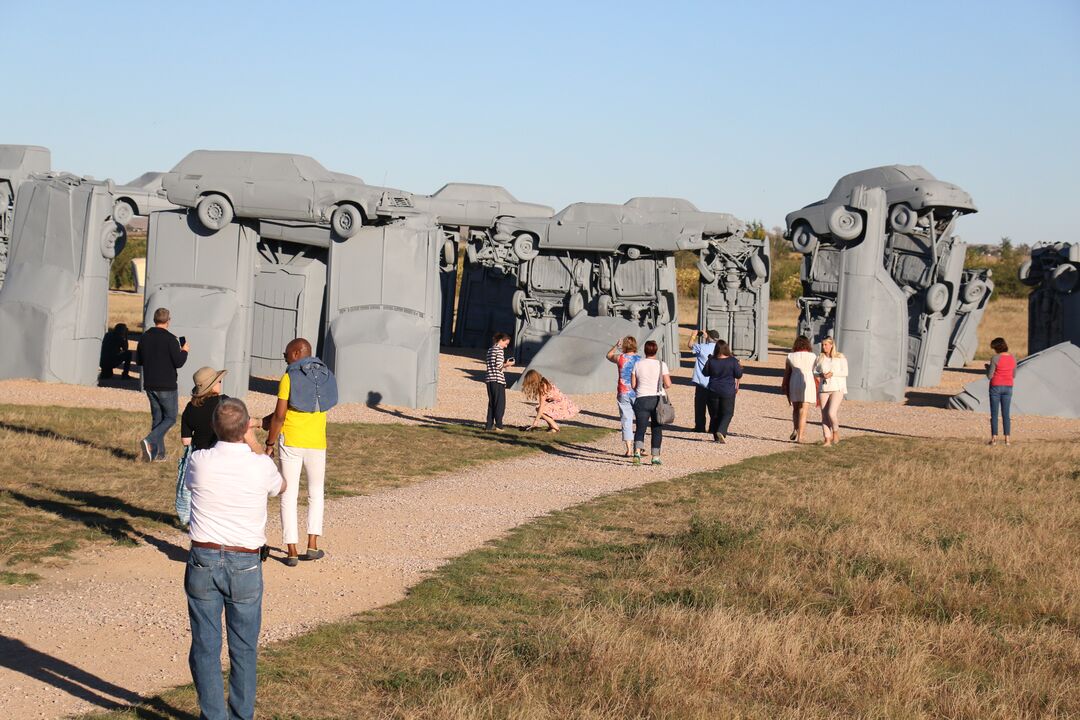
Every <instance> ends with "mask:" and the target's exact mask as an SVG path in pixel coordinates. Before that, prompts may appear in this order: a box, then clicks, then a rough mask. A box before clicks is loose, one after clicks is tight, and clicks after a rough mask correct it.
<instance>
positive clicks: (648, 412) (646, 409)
mask: <svg viewBox="0 0 1080 720" xmlns="http://www.w3.org/2000/svg"><path fill="white" fill-rule="evenodd" d="M659 403H660V396H659V395H650V396H648V397H638V398H637V399H636V400H634V419H635V423H634V449H635V450H644V449H645V428H646V427H651V428H652V454H653V455H659V454H660V443H662V442H663V441H664V428H663V426H661V425H660V419H659V418H658V417H656V406H657V405H658V404H659Z"/></svg>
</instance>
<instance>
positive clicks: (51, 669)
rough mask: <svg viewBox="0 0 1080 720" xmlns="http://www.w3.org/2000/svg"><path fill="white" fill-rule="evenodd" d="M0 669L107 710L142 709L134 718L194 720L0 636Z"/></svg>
mask: <svg viewBox="0 0 1080 720" xmlns="http://www.w3.org/2000/svg"><path fill="white" fill-rule="evenodd" d="M0 667H6V668H8V669H10V670H14V671H15V672H19V673H22V674H23V675H26V676H27V677H31V678H33V679H34V680H37V681H38V682H40V683H45V684H47V685H51V686H53V687H55V688H57V689H58V690H62V691H63V692H66V693H67V694H68V695H70V696H72V697H75V698H78V699H80V700H83V701H85V702H88V703H93V704H94V705H97V706H98V707H101V708H105V709H108V710H112V709H117V708H123V707H126V706H130V705H141V707H139V708H138V709H137V710H136V711H135V712H136V717H139V718H145V719H146V720H166V719H167V718H172V719H174V720H197V718H196V716H194V715H192V714H190V713H187V712H184V711H182V710H178V709H176V708H174V707H173V706H172V705H169V704H168V703H167V702H165V701H164V700H162V699H161V698H156V697H155V698H146V699H144V698H143V697H142V696H140V695H139V694H138V693H134V692H132V691H131V690H128V689H126V688H122V687H120V686H119V685H115V684H113V683H111V682H109V681H108V680H104V679H102V678H100V677H98V676H97V675H94V674H92V673H88V672H86V671H85V670H83V669H82V668H79V667H76V666H75V665H72V664H71V663H69V662H65V661H63V660H60V659H59V658H55V657H53V656H52V655H46V654H45V653H43V652H40V651H38V650H35V649H33V648H32V647H30V646H29V645H27V644H26V643H24V642H22V641H21V640H17V639H15V638H11V637H7V636H6V635H0Z"/></svg>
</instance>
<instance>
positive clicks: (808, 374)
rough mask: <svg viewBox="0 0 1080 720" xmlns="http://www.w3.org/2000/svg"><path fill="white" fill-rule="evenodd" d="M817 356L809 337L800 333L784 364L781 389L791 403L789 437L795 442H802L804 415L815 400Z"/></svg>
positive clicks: (804, 428)
mask: <svg viewBox="0 0 1080 720" xmlns="http://www.w3.org/2000/svg"><path fill="white" fill-rule="evenodd" d="M816 360H817V357H816V356H815V355H814V353H813V348H812V346H811V345H810V338H808V337H806V336H805V335H800V336H799V337H797V338H795V344H794V345H793V346H792V348H791V352H789V353H788V356H787V362H786V363H785V365H784V382H783V383H782V384H781V386H780V387H781V389H782V390H783V391H784V394H785V395H787V399H788V402H789V403H790V404H791V425H792V430H791V437H790V438H789V439H790V440H793V441H795V442H797V443H801V442H802V438H803V433H804V432H805V431H806V416H807V414H808V413H809V412H810V406H811V405H812V404H814V402H815V401H816V400H817V385H816V384H815V383H814V362H815V361H816Z"/></svg>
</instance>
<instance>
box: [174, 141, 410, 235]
mask: <svg viewBox="0 0 1080 720" xmlns="http://www.w3.org/2000/svg"><path fill="white" fill-rule="evenodd" d="M162 187H163V188H164V189H165V194H166V196H167V197H168V199H169V202H172V203H175V204H176V205H181V206H184V207H190V208H195V211H196V214H197V217H198V219H199V222H200V223H201V224H202V225H203V226H204V227H205V228H206V229H207V230H208V231H217V230H220V229H222V228H224V227H225V226H226V225H228V224H229V223H230V222H232V220H233V218H234V217H242V218H260V219H270V220H296V221H306V222H314V223H329V224H330V225H331V227H332V228H333V231H334V232H335V233H336V234H337V235H338V237H341V238H350V237H352V236H353V235H355V234H356V233H357V232H358V231H359V229H360V227H361V226H362V225H363V224H364V223H367V222H374V221H375V219H376V216H377V215H378V214H379V211H380V208H384V209H385V208H392V207H394V205H395V204H396V203H395V202H394V199H393V198H394V197H396V196H401V195H404V193H401V192H400V191H398V190H391V189H388V188H382V187H376V186H373V185H368V184H366V183H365V182H364V181H363V180H361V179H360V178H358V177H353V176H351V175H344V174H342V173H335V172H331V171H329V170H327V169H326V168H324V167H323V166H322V165H320V164H319V163H318V161H316V160H315V159H314V158H310V157H308V156H306V155H291V154H285V153H264V152H238V151H231V150H195V151H194V152H191V153H189V154H188V155H187V156H186V157H185V158H184V159H183V160H181V161H180V162H179V163H178V164H177V165H176V167H174V168H173V169H172V170H171V171H170V172H168V173H166V174H165V177H164V178H162Z"/></svg>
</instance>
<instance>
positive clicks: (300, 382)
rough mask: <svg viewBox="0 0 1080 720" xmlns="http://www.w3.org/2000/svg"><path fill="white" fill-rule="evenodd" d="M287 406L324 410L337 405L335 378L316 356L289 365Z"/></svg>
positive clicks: (299, 408) (305, 410) (308, 410)
mask: <svg viewBox="0 0 1080 720" xmlns="http://www.w3.org/2000/svg"><path fill="white" fill-rule="evenodd" d="M287 372H288V373H289V407H291V408H292V409H294V410H299V411H300V412H326V411H327V410H329V409H330V408H332V407H334V406H335V405H337V401H338V388H337V378H335V377H334V373H332V372H330V368H328V367H326V364H325V363H323V361H322V360H320V359H319V358H317V357H314V356H312V357H306V358H300V359H299V360H297V361H296V362H294V363H293V364H291V365H289V367H288V370H287Z"/></svg>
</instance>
